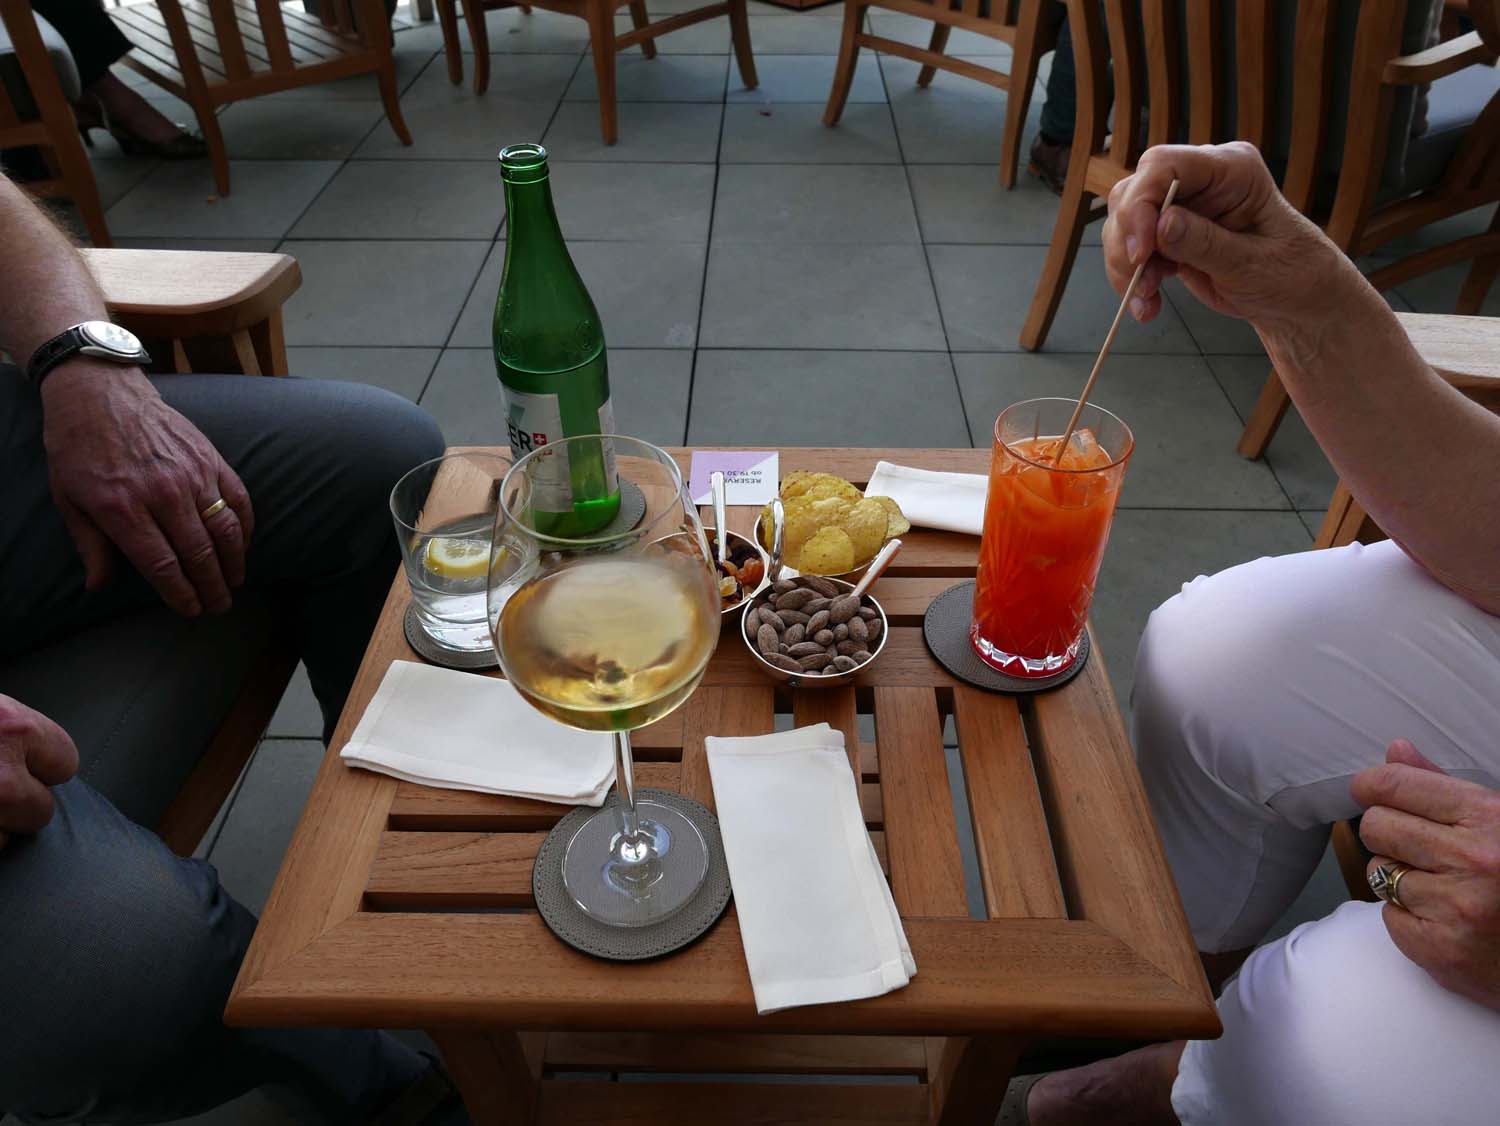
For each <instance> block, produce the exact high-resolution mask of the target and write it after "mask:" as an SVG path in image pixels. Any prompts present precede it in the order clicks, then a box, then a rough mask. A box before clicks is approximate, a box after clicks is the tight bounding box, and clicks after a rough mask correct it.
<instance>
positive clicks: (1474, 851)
mask: <svg viewBox="0 0 1500 1126" xmlns="http://www.w3.org/2000/svg"><path fill="white" fill-rule="evenodd" d="M1462 856H1463V859H1464V862H1465V864H1466V865H1467V866H1468V867H1469V868H1470V869H1472V870H1473V871H1475V872H1482V873H1484V874H1486V875H1500V841H1494V840H1488V839H1477V840H1471V841H1469V842H1468V843H1467V844H1466V845H1465V846H1464V848H1463V850H1462Z"/></svg>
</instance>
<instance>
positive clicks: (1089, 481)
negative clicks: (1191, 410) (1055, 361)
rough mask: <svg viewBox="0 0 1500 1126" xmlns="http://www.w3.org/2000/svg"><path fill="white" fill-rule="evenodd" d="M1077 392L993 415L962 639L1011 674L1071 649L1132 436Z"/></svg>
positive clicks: (1049, 668)
mask: <svg viewBox="0 0 1500 1126" xmlns="http://www.w3.org/2000/svg"><path fill="white" fill-rule="evenodd" d="M1077 405H1078V401H1077V400H1076V399H1031V400H1028V401H1027V402H1024V403H1016V404H1015V405H1014V406H1010V407H1007V408H1006V409H1005V410H1004V411H1003V412H1001V414H1000V417H999V418H997V419H996V420H995V452H994V456H993V459H992V460H991V462H990V485H989V496H988V499H987V500H986V502H985V509H984V537H983V539H982V540H981V541H980V544H979V581H978V585H977V586H976V588H975V591H974V624H973V625H972V626H971V627H970V631H969V639H970V641H971V642H972V644H973V646H974V651H975V652H976V653H978V654H979V657H980V659H981V660H983V661H985V662H986V663H988V664H990V665H992V666H993V667H995V668H996V669H999V670H1000V671H1001V672H1004V673H1008V674H1009V675H1011V676H1020V677H1041V676H1051V675H1052V674H1053V673H1058V672H1061V671H1062V670H1063V669H1066V668H1067V667H1068V666H1069V665H1071V664H1072V663H1073V661H1074V660H1075V659H1076V658H1077V656H1078V647H1079V645H1080V643H1081V642H1082V641H1083V631H1084V624H1085V622H1086V621H1087V620H1088V613H1089V603H1090V602H1091V601H1092V600H1093V597H1094V583H1095V581H1096V580H1097V579H1098V577H1099V563H1100V561H1101V560H1102V559H1103V558H1104V544H1105V542H1106V541H1107V540H1108V539H1109V526H1110V524H1111V523H1112V522H1113V520H1114V515H1115V502H1116V500H1117V499H1118V498H1119V495H1120V483H1121V481H1123V480H1124V479H1125V463H1126V462H1127V461H1129V460H1130V454H1131V451H1132V450H1133V449H1134V448H1135V438H1134V437H1133V436H1132V435H1131V433H1130V428H1129V427H1127V426H1126V425H1125V424H1124V423H1123V422H1121V421H1120V420H1119V419H1118V418H1116V417H1115V416H1114V415H1112V414H1110V413H1109V412H1108V411H1106V410H1102V409H1101V408H1099V407H1096V406H1094V405H1093V404H1092V403H1090V404H1087V405H1086V406H1085V407H1084V408H1083V413H1082V415H1080V416H1079V419H1078V425H1077V427H1076V428H1075V429H1074V431H1073V436H1072V438H1071V439H1070V440H1069V442H1068V446H1067V449H1065V450H1062V451H1061V457H1059V447H1060V445H1061V443H1062V435H1063V431H1064V430H1065V429H1066V428H1067V425H1068V419H1069V417H1071V416H1072V414H1073V410H1074V408H1075V407H1076V406H1077Z"/></svg>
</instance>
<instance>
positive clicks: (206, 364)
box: [83, 250, 302, 856]
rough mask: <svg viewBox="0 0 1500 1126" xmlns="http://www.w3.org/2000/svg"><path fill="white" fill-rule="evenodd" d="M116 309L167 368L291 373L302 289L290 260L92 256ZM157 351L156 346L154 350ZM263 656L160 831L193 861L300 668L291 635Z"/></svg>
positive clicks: (149, 253) (165, 253) (143, 253)
mask: <svg viewBox="0 0 1500 1126" xmlns="http://www.w3.org/2000/svg"><path fill="white" fill-rule="evenodd" d="M83 254H84V257H85V259H86V260H87V262H88V264H89V268H90V269H91V270H92V271H93V274H94V277H95V279H96V280H97V281H98V282H99V286H100V288H101V289H102V290H103V291H104V299H105V301H106V302H108V304H109V308H110V312H111V314H112V315H113V316H114V318H115V319H116V320H117V321H118V322H119V323H120V324H122V325H125V326H126V327H128V328H129V329H130V330H131V331H132V332H134V333H135V334H136V335H137V336H139V337H141V338H142V340H144V341H147V342H148V347H151V349H152V355H153V356H155V357H156V358H157V360H158V363H157V365H156V366H158V367H161V368H164V369H165V370H169V371H179V372H187V371H216V372H234V371H239V372H243V373H245V374H246V375H267V376H272V375H285V374H286V372H287V360H286V345H285V343H284V342H283V337H282V330H281V307H282V305H283V304H284V303H285V302H286V300H287V298H288V297H290V296H291V295H292V293H294V292H295V291H296V289H297V287H298V286H300V285H301V284H302V274H301V271H300V270H299V269H298V268H297V263H296V261H295V260H294V259H292V258H289V257H288V256H287V255H285V254H246V253H234V254H211V253H203V252H199V251H185V250H85V251H83ZM153 345H155V346H153ZM284 636H285V638H286V639H285V640H284V642H283V643H282V644H279V645H276V646H273V647H272V649H271V650H270V651H269V652H268V653H266V654H265V656H264V657H262V659H261V660H260V662H259V663H258V664H257V666H256V667H255V668H254V669H253V670H252V672H251V675H250V676H249V678H248V679H247V680H246V681H245V684H244V687H243V688H242V689H241V690H240V694H239V697H238V698H237V699H236V700H235V703H234V707H233V708H232V709H231V711H230V713H229V715H228V716H227V717H226V718H225V720H224V723H223V725H222V726H221V727H220V728H219V731H218V734H217V735H215V737H214V739H213V742H212V743H211V744H210V745H209V747H208V749H207V750H206V751H205V752H204V754H203V757H202V758H201V759H199V761H198V765H197V767H196V768H195V769H194V770H193V773H192V774H190V775H189V776H188V779H187V781H186V782H185V783H184V784H183V787H182V789H181V790H180V791H179V792H178V794H177V797H176V798H175V799H174V800H173V802H172V804H171V806H169V807H168V809H167V811H166V813H165V814H164V815H163V817H162V819H161V821H160V822H159V823H158V824H157V833H158V835H160V836H161V838H162V840H164V841H165V842H166V843H167V845H168V847H170V848H171V849H172V850H173V851H174V852H176V853H178V854H179V855H182V856H189V855H191V854H192V852H193V850H194V849H195V848H196V847H197V845H198V842H199V841H200V840H201V839H202V837H203V834H204V833H205V832H206V831H207V830H208V827H209V826H210V825H211V824H212V823H213V819H214V816H215V814H217V813H218V811H219V807H220V806H222V805H223V804H224V800H225V799H226V798H227V797H228V796H229V791H230V790H231V788H233V786H234V783H235V779H237V778H238V777H239V776H240V772H241V771H242V770H243V769H244V767H245V764H246V763H247V762H248V761H249V760H250V755H251V754H252V753H253V752H254V751H255V747H256V745H257V744H258V743H259V742H260V738H261V736H262V735H263V734H264V733H265V730H266V727H267V725H268V724H269V723H270V722H271V716H272V715H273V714H274V713H275V711H276V705H277V704H278V703H280V701H281V696H282V694H283V693H284V692H285V691H286V686H287V683H288V682H289V681H290V680H291V676H292V673H293V672H294V671H295V670H296V668H297V660H298V658H297V652H296V650H295V649H294V648H293V647H292V644H291V641H290V635H289V631H288V633H287V634H286V635H284Z"/></svg>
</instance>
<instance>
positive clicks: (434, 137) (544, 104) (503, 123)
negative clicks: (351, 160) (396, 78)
mask: <svg viewBox="0 0 1500 1126" xmlns="http://www.w3.org/2000/svg"><path fill="white" fill-rule="evenodd" d="M449 91H451V93H449V94H448V96H447V97H443V96H441V95H437V94H432V95H429V96H427V97H423V98H413V99H412V100H411V101H410V102H409V103H408V104H407V105H406V106H405V108H404V110H403V113H404V114H405V117H406V125H407V128H408V129H409V130H410V131H411V137H412V143H411V144H410V145H403V144H402V143H401V142H400V140H399V139H398V138H397V137H396V135H395V134H394V133H392V132H391V131H390V130H389V129H385V128H380V129H374V130H371V132H370V135H369V136H368V137H366V138H365V140H364V143H363V144H361V145H360V146H359V148H358V149H357V150H356V151H355V154H354V155H355V157H356V158H357V159H359V160H366V159H380V160H479V161H484V162H486V164H489V162H490V161H493V160H494V159H495V156H496V154H497V153H498V152H499V151H500V150H501V149H502V148H503V147H504V146H506V145H509V144H516V143H518V142H521V141H535V140H537V139H538V138H540V137H541V135H542V134H543V133H545V132H546V130H547V123H548V122H549V121H551V120H552V114H553V112H554V111H555V103H554V102H552V101H531V100H521V99H517V98H514V97H510V96H507V95H503V94H501V95H492V94H478V95H476V94H474V93H472V92H471V91H470V90H469V89H468V88H467V87H464V88H461V89H456V90H455V89H454V88H453V87H449ZM489 167H490V170H491V175H492V176H493V178H494V182H495V185H496V187H497V188H498V187H499V182H500V173H499V170H498V169H496V168H494V166H493V165H489Z"/></svg>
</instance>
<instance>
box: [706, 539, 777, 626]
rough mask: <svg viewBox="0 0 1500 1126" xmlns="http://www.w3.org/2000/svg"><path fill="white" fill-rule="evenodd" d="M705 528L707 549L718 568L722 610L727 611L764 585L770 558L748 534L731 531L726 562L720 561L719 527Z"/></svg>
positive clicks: (735, 607)
mask: <svg viewBox="0 0 1500 1126" xmlns="http://www.w3.org/2000/svg"><path fill="white" fill-rule="evenodd" d="M703 531H704V534H705V535H706V536H708V549H709V551H710V552H711V553H712V554H713V557H714V566H715V568H716V569H717V570H718V572H719V607H720V610H721V612H722V613H725V614H728V613H729V612H730V611H731V610H738V609H739V608H740V607H741V606H743V605H744V604H745V603H746V602H747V601H748V600H749V599H751V598H754V597H755V596H756V595H757V594H758V593H760V592H761V591H762V590H764V589H765V587H766V577H767V576H768V575H769V574H770V571H771V559H770V556H768V555H767V554H766V553H765V552H764V551H762V550H761V548H760V545H758V544H757V543H756V542H755V541H754V540H752V539H751V538H750V537H749V536H742V535H740V534H739V533H738V532H729V533H727V534H728V537H729V539H728V545H729V550H728V551H727V552H726V553H725V559H724V562H723V563H720V562H718V557H719V541H718V532H717V530H716V529H714V528H705V529H704V530H703Z"/></svg>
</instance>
